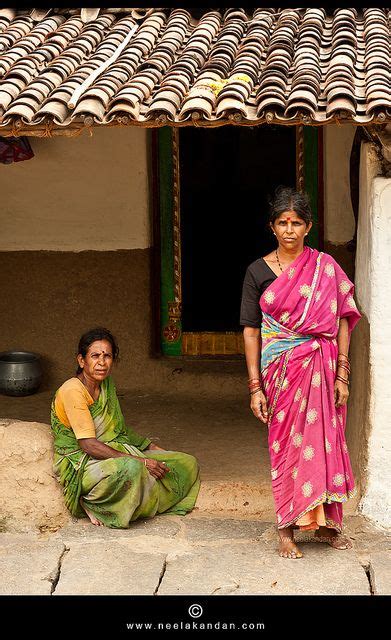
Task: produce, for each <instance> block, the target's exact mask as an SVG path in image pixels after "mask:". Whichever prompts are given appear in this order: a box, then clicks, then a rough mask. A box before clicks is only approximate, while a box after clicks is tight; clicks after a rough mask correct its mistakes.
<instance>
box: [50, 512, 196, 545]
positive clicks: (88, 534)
mask: <svg viewBox="0 0 391 640" xmlns="http://www.w3.org/2000/svg"><path fill="white" fill-rule="evenodd" d="M181 518H183V516H175V515H169V514H167V515H164V514H160V515H157V516H154V517H153V518H145V519H142V520H136V521H135V522H132V523H131V526H130V527H129V529H110V528H109V527H104V526H94V525H93V524H91V522H90V520H89V519H88V518H77V519H76V518H74V519H73V520H72V522H70V523H69V524H67V525H65V526H64V527H62V528H61V529H59V530H58V531H57V532H56V533H54V534H51V535H50V538H53V539H57V540H62V542H64V543H65V544H66V545H70V544H72V543H74V542H77V543H79V542H83V541H88V542H95V541H97V540H102V541H106V540H128V539H129V538H134V537H138V536H160V537H164V538H167V539H171V538H173V537H174V536H176V535H177V533H178V531H179V530H180V528H181Z"/></svg>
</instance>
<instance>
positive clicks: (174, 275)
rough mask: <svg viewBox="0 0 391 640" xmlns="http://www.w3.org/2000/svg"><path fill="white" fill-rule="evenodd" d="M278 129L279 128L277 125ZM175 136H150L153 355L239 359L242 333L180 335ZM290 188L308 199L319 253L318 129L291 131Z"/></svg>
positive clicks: (170, 131) (169, 131)
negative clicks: (293, 162)
mask: <svg viewBox="0 0 391 640" xmlns="http://www.w3.org/2000/svg"><path fill="white" fill-rule="evenodd" d="M281 126H282V125H281ZM179 153H180V149H179V130H178V128H177V127H161V128H158V129H153V130H152V140H151V162H150V170H151V173H152V193H151V197H152V214H153V221H152V232H153V252H152V260H151V267H152V273H153V304H152V309H153V325H154V331H153V353H154V355H163V356H177V357H178V356H186V355H188V356H208V357H211V356H216V357H224V356H233V355H238V354H243V352H244V345H243V335H242V332H231V331H227V332H212V331H210V332H207V331H206V332H182V326H181V313H182V309H181V304H182V283H181V233H180V172H179ZM296 188H297V189H298V190H303V189H305V190H306V191H307V193H308V194H309V197H310V201H311V207H312V213H313V220H314V224H313V226H312V228H311V230H310V232H309V234H308V243H309V245H310V246H313V247H316V248H317V249H319V250H320V251H322V250H323V248H324V208H323V201H324V197H323V129H322V127H314V126H304V125H298V126H296Z"/></svg>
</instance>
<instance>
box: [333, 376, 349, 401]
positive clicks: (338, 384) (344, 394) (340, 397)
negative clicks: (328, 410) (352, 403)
mask: <svg viewBox="0 0 391 640" xmlns="http://www.w3.org/2000/svg"><path fill="white" fill-rule="evenodd" d="M348 397H349V387H348V385H347V384H345V383H344V382H342V381H341V380H336V381H335V383H334V401H335V406H336V407H341V406H342V405H343V404H346V403H347V401H348Z"/></svg>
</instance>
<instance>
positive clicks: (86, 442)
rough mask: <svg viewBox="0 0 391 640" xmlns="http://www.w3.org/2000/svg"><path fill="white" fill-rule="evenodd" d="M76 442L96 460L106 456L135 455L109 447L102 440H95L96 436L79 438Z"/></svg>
mask: <svg viewBox="0 0 391 640" xmlns="http://www.w3.org/2000/svg"><path fill="white" fill-rule="evenodd" d="M78 442H79V445H80V447H81V449H83V451H85V452H86V453H88V455H89V456H91V458H96V460H107V459H108V458H123V457H127V458H136V457H137V456H132V455H130V453H125V452H124V451H117V450H116V449H113V448H112V447H109V446H108V445H107V444H105V443H104V442H101V441H100V440H97V438H80V439H79V440H78ZM139 459H140V458H139Z"/></svg>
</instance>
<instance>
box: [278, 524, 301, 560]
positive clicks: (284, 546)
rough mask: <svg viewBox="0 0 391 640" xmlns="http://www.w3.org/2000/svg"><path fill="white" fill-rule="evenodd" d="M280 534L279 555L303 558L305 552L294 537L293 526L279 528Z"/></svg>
mask: <svg viewBox="0 0 391 640" xmlns="http://www.w3.org/2000/svg"><path fill="white" fill-rule="evenodd" d="M278 535H279V536H280V548H279V555H280V556H281V558H302V557H303V554H302V552H301V551H300V549H299V548H298V546H297V545H296V544H295V541H294V539H293V528H292V527H285V528H284V529H279V530H278Z"/></svg>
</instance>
